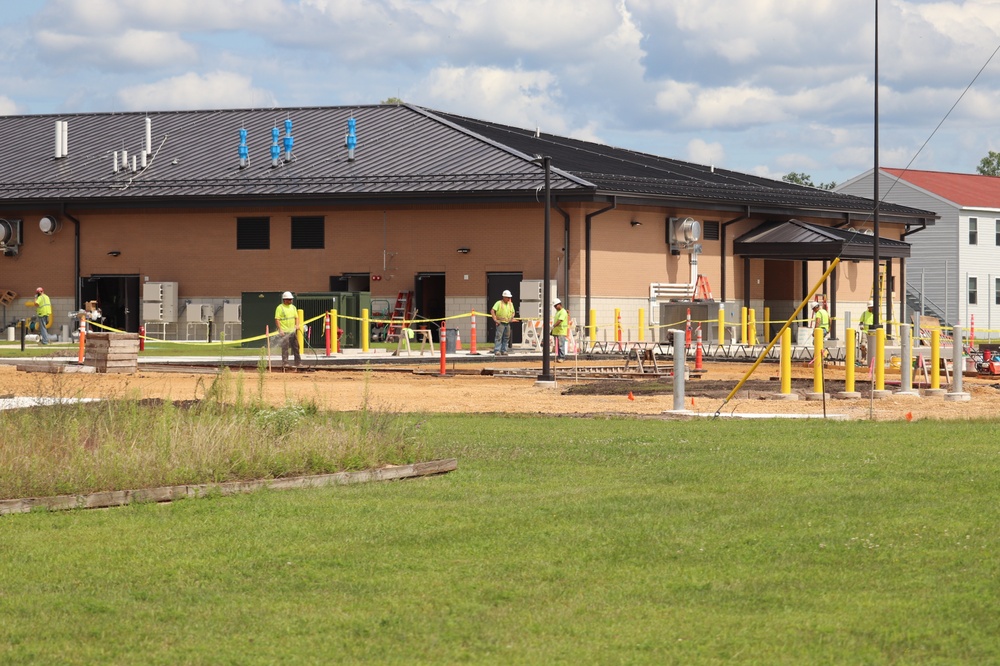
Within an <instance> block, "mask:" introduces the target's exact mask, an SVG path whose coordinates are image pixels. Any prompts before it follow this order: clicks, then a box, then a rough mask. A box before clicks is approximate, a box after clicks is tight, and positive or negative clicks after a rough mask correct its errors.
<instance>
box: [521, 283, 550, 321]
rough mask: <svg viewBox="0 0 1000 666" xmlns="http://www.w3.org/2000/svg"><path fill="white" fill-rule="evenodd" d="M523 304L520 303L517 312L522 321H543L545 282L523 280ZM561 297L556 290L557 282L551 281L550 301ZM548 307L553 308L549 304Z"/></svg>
mask: <svg viewBox="0 0 1000 666" xmlns="http://www.w3.org/2000/svg"><path fill="white" fill-rule="evenodd" d="M520 288H521V302H520V303H518V308H517V311H518V313H519V315H520V317H521V318H522V319H541V318H542V317H543V315H544V310H543V309H542V305H543V303H542V300H543V297H544V296H545V294H544V289H545V282H544V281H543V280H521V287H520ZM558 297H559V293H558V291H557V290H556V281H555V280H549V300H550V301H552V300H555V299H556V298H558ZM547 306H548V307H550V308H551V307H552V304H551V303H549V304H548V305H547Z"/></svg>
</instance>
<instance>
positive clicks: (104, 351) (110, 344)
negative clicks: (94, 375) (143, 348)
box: [83, 333, 139, 372]
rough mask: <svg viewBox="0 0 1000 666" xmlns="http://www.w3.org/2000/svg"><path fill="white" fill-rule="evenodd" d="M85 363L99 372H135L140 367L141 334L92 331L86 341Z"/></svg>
mask: <svg viewBox="0 0 1000 666" xmlns="http://www.w3.org/2000/svg"><path fill="white" fill-rule="evenodd" d="M83 364H84V365H87V366H93V367H94V368H96V370H97V372H135V371H136V370H138V369H139V335H138V334H137V333H90V334H89V335H87V339H86V342H84V357H83Z"/></svg>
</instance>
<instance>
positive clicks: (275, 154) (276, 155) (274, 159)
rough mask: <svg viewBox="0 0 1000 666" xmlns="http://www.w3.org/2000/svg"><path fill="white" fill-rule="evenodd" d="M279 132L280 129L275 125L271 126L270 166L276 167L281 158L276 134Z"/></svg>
mask: <svg viewBox="0 0 1000 666" xmlns="http://www.w3.org/2000/svg"><path fill="white" fill-rule="evenodd" d="M280 134H281V130H279V129H278V128H277V127H272V128H271V166H272V167H276V166H278V164H280V158H281V148H279V147H278V135H280Z"/></svg>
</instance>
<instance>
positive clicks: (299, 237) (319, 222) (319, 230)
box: [292, 216, 326, 250]
mask: <svg viewBox="0 0 1000 666" xmlns="http://www.w3.org/2000/svg"><path fill="white" fill-rule="evenodd" d="M325 226H326V225H325V224H324V223H323V218H322V217H321V216H314V217H293V218H292V249H293V250H322V249H323V247H324V239H325V235H324V229H325Z"/></svg>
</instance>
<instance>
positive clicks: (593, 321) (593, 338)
mask: <svg viewBox="0 0 1000 666" xmlns="http://www.w3.org/2000/svg"><path fill="white" fill-rule="evenodd" d="M587 335H588V337H589V338H590V346H591V347H593V346H594V343H595V342H597V310H591V311H590V321H589V322H588V323H587Z"/></svg>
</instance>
